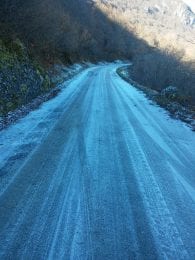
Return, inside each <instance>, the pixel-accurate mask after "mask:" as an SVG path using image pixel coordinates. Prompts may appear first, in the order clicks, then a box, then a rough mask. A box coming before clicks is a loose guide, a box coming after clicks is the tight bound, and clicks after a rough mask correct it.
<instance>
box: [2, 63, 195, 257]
mask: <svg viewBox="0 0 195 260" xmlns="http://www.w3.org/2000/svg"><path fill="white" fill-rule="evenodd" d="M120 66H121V65H120V64H114V63H112V64H101V65H97V66H93V67H91V68H88V69H87V70H85V71H83V72H82V73H81V74H79V75H77V76H76V77H75V78H74V79H72V80H71V81H70V82H69V83H67V84H68V87H67V88H63V90H62V92H60V94H59V95H58V96H57V97H56V98H54V99H52V100H50V101H48V102H46V103H44V104H43V105H42V106H41V107H40V108H39V109H38V110H36V111H33V112H31V113H30V114H29V115H28V116H27V117H25V118H23V119H21V120H20V121H18V123H16V124H15V125H13V126H11V127H9V128H7V129H5V130H3V131H2V132H1V136H0V144H1V146H0V167H1V170H0V209H1V210H0V258H1V259H7V258H9V259H29V260H30V259H32V260H33V259H178V260H180V259H182V260H183V259H194V258H195V252H194V243H195V240H194V239H195V233H194V230H195V223H194V215H195V201H194V183H195V179H194V172H195V157H194V154H195V136H194V133H193V132H192V131H191V129H190V128H189V127H187V126H186V124H184V123H183V122H181V121H176V120H173V119H172V118H170V116H169V115H168V113H167V112H166V111H165V110H164V109H162V108H160V107H159V106H157V105H155V104H154V103H153V102H151V101H150V100H148V99H147V98H146V97H145V95H144V94H143V93H142V92H140V91H138V90H137V89H136V88H134V87H133V86H131V85H130V84H128V83H127V82H125V81H124V80H122V79H121V78H120V77H119V76H118V74H117V73H116V69H117V68H118V67H120Z"/></svg>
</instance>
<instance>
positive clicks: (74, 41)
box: [0, 0, 145, 62]
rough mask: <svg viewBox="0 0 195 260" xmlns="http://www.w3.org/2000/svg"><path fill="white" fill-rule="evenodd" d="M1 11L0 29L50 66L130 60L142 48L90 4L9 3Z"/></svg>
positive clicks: (45, 1) (50, 2) (132, 37)
mask: <svg viewBox="0 0 195 260" xmlns="http://www.w3.org/2000/svg"><path fill="white" fill-rule="evenodd" d="M2 7H3V8H2V9H1V13H0V17H1V25H3V26H5V25H6V26H9V27H10V28H12V30H13V31H14V32H15V33H16V34H17V35H18V36H19V37H20V38H22V40H23V41H24V42H25V43H26V44H27V45H28V47H29V49H30V50H31V52H32V53H36V55H37V54H39V55H40V56H41V57H43V59H44V60H45V59H47V60H48V61H49V62H53V61H54V60H57V58H60V59H62V60H63V61H66V62H73V61H75V60H76V61H77V60H88V59H90V60H102V59H104V60H113V59H116V58H131V57H132V55H133V54H134V53H135V52H138V51H139V52H140V49H142V48H144V47H145V45H144V44H143V43H142V42H141V41H139V40H137V39H136V37H135V36H134V35H133V33H131V32H127V31H126V30H125V29H124V30H123V29H122V28H121V26H120V25H119V24H118V23H117V21H116V22H114V21H112V22H111V21H110V19H109V18H107V17H106V15H105V14H103V13H102V12H101V11H100V10H98V9H97V8H96V6H95V5H94V3H93V2H92V1H79V0H77V1H75V0H73V1H70V0H67V1H62V0H56V1H52V0H42V1H36V0H33V1H13V0H11V1H6V4H4V6H2Z"/></svg>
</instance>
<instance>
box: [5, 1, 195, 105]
mask: <svg viewBox="0 0 195 260" xmlns="http://www.w3.org/2000/svg"><path fill="white" fill-rule="evenodd" d="M151 2H152V1H151ZM140 3H141V2H140ZM135 10H136V11H135ZM140 10H141V9H140V8H139V6H138V4H137V6H136V2H135V1H132V2H128V1H126V0H123V1H120V2H119V1H112V0H110V1H100V0H96V1H95V0H94V1H93V0H86V1H83V0H66V1H64V0H56V1H53V0H41V1H38V0H31V1H29V0H26V1H25V0H17V1H16V0H15V1H14V0H6V1H3V3H1V9H0V37H1V41H2V46H8V47H6V48H8V50H7V51H8V52H15V49H17V50H18V47H17V48H16V44H15V42H17V41H18V39H19V41H21V43H22V45H24V48H23V49H25V50H26V52H27V53H28V57H29V59H30V60H33V64H34V63H36V64H40V66H41V67H43V68H48V67H50V66H53V64H56V63H64V64H71V63H75V62H80V61H92V62H96V61H102V60H103V61H113V60H116V59H125V60H132V61H133V64H134V65H133V67H132V69H131V75H132V77H133V78H134V79H135V80H136V81H138V82H139V83H141V84H144V85H146V86H148V87H152V88H154V89H157V90H159V91H160V90H162V89H163V88H165V87H167V86H168V85H174V86H176V87H178V89H179V90H180V92H181V93H182V95H184V96H185V97H186V99H187V100H188V102H190V103H195V66H194V65H195V62H194V57H193V55H191V56H189V54H190V53H193V51H192V50H193V49H194V45H193V43H190V42H191V38H190V41H187V40H185V41H184V40H181V39H180V38H181V37H180V38H179V37H178V36H177V37H176V38H174V39H175V40H174V41H173V38H170V39H169V38H164V39H163V35H164V33H165V31H166V32H168V33H169V35H170V32H171V33H172V32H173V31H174V30H175V28H176V27H175V26H178V24H176V22H175V25H174V26H172V27H171V25H170V24H171V23H170V22H169V19H171V15H170V14H169V13H167V16H165V17H167V22H165V21H164V20H166V18H164V16H162V15H161V16H162V17H163V18H162V17H161V16H159V19H158V18H157V16H156V14H155V15H153V16H151V13H150V12H149V11H150V10H149V9H148V10H149V11H147V12H149V13H147V14H145V16H143V17H142V13H141V11H140ZM163 19H164V20H163ZM146 25H147V26H146ZM161 27H162V28H163V29H162V30H161V29H159V28H161ZM182 28H183V27H182ZM176 32H177V35H180V34H181V35H183V37H184V38H185V39H188V38H189V37H191V36H189V35H192V33H191V32H193V30H192V29H189V30H186V32H185V30H184V29H179V30H178V31H176ZM176 39H178V40H176ZM12 42H14V44H12ZM4 49H5V48H4V47H2V48H1V52H3V50H4ZM19 49H20V48H19ZM188 50H189V51H188ZM5 60H6V59H5ZM40 66H38V67H40ZM38 71H39V73H38V74H43V73H42V71H43V70H42V69H39V70H38ZM45 81H46V83H44V84H46V88H44V89H46V90H48V89H49V87H48V84H49V82H48V80H44V82H45ZM10 85H11V87H10V88H12V85H13V86H14V84H10ZM35 95H36V94H35ZM33 96H34V95H33Z"/></svg>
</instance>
